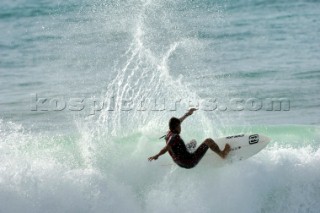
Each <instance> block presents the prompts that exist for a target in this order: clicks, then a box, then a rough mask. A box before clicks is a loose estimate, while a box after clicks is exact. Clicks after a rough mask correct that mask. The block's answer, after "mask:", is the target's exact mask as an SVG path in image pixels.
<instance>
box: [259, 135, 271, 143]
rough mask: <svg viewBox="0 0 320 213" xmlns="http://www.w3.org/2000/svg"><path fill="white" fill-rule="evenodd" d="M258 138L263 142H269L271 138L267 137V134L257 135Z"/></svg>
mask: <svg viewBox="0 0 320 213" xmlns="http://www.w3.org/2000/svg"><path fill="white" fill-rule="evenodd" d="M259 138H260V140H261V141H263V142H264V143H269V142H270V141H271V138H269V137H268V136H265V135H259Z"/></svg>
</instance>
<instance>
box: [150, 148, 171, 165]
mask: <svg viewBox="0 0 320 213" xmlns="http://www.w3.org/2000/svg"><path fill="white" fill-rule="evenodd" d="M169 149H170V145H169V144H167V145H166V146H165V147H163V149H161V150H160V152H159V153H158V154H156V155H155V156H152V157H149V158H148V160H149V161H152V160H157V159H158V157H160V156H161V155H163V154H165V153H166V152H167V151H168V150H169Z"/></svg>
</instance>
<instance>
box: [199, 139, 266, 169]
mask: <svg viewBox="0 0 320 213" xmlns="http://www.w3.org/2000/svg"><path fill="white" fill-rule="evenodd" d="M270 140H271V139H270V138H268V137H267V136H264V135H261V134H241V135H233V136H228V137H223V138H217V139H214V141H215V142H216V143H217V144H218V146H219V147H220V149H221V150H223V149H224V146H225V145H226V144H227V143H228V144H229V145H230V146H231V151H230V153H229V154H228V156H227V158H226V159H221V158H220V157H219V156H218V155H217V154H216V153H214V152H212V151H211V150H210V149H209V150H208V151H207V153H206V155H205V156H204V159H203V160H204V161H206V163H209V164H210V163H213V165H214V166H223V165H224V164H226V163H232V162H236V161H241V160H245V159H248V158H249V157H251V156H253V155H255V154H257V153H258V152H260V151H261V150H262V149H263V148H264V147H266V146H267V145H268V143H269V142H270ZM200 163H201V161H200Z"/></svg>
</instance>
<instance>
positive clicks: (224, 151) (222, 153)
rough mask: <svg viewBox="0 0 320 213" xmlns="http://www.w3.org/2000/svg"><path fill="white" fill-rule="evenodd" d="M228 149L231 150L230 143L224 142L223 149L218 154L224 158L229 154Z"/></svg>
mask: <svg viewBox="0 0 320 213" xmlns="http://www.w3.org/2000/svg"><path fill="white" fill-rule="evenodd" d="M230 150H231V147H230V145H229V144H226V145H225V147H224V150H223V151H222V152H221V155H220V156H221V157H222V158H223V159H225V158H226V157H227V155H228V154H229V152H230Z"/></svg>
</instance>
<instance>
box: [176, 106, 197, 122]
mask: <svg viewBox="0 0 320 213" xmlns="http://www.w3.org/2000/svg"><path fill="white" fill-rule="evenodd" d="M196 110H197V109H196V108H191V109H189V111H188V112H187V113H186V114H184V115H183V116H182V117H181V118H179V120H180V122H181V123H182V121H184V119H186V118H187V117H188V116H189V115H192V113H193V112H194V111H196Z"/></svg>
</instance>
